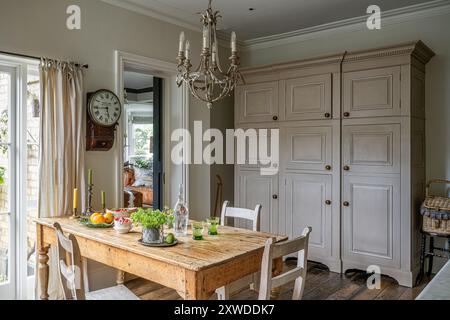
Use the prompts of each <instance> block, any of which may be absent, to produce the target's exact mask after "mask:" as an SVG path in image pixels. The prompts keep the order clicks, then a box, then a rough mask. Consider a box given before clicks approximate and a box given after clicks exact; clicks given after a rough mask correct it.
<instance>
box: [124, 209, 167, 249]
mask: <svg viewBox="0 0 450 320" xmlns="http://www.w3.org/2000/svg"><path fill="white" fill-rule="evenodd" d="M131 219H132V220H133V223H135V224H138V225H140V226H142V242H144V243H149V244H155V243H163V242H164V225H165V224H168V223H169V222H170V219H171V218H170V215H169V214H167V213H166V212H162V211H160V210H153V209H143V208H140V209H138V211H137V212H135V213H133V214H132V215H131Z"/></svg>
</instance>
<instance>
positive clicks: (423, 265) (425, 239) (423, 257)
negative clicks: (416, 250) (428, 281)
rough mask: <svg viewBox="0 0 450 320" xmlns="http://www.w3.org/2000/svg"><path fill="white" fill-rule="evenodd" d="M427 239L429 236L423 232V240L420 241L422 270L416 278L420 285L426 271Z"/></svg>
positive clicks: (417, 283)
mask: <svg viewBox="0 0 450 320" xmlns="http://www.w3.org/2000/svg"><path fill="white" fill-rule="evenodd" d="M426 241H427V236H426V235H425V233H422V242H421V243H420V270H419V274H418V275H417V278H416V286H418V285H419V284H420V282H421V281H422V278H423V274H424V272H425V252H426V247H425V244H426Z"/></svg>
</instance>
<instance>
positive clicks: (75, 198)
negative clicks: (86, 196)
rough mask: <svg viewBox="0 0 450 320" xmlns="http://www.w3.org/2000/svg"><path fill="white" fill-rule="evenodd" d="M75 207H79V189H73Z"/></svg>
mask: <svg viewBox="0 0 450 320" xmlns="http://www.w3.org/2000/svg"><path fill="white" fill-rule="evenodd" d="M73 208H74V209H77V208H78V189H77V188H75V189H73Z"/></svg>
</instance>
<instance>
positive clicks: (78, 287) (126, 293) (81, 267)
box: [53, 223, 139, 300]
mask: <svg viewBox="0 0 450 320" xmlns="http://www.w3.org/2000/svg"><path fill="white" fill-rule="evenodd" d="M53 227H54V228H55V231H56V237H57V239H58V242H57V247H58V250H57V251H58V254H57V257H56V258H57V261H58V272H59V279H60V283H61V286H62V289H63V294H64V299H65V300H139V298H138V297H137V296H136V295H135V294H134V293H133V292H131V291H130V290H129V289H128V288H127V287H125V286H124V285H119V286H115V287H110V288H106V289H102V290H98V291H93V292H85V283H84V281H83V279H87V278H85V277H84V275H85V274H86V272H87V271H86V268H85V264H83V261H82V257H81V254H80V248H79V247H78V242H77V239H76V238H75V236H74V235H72V234H69V236H65V235H64V233H63V231H62V229H61V226H60V225H59V223H55V224H54V225H53Z"/></svg>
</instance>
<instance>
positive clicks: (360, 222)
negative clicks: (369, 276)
mask: <svg viewBox="0 0 450 320" xmlns="http://www.w3.org/2000/svg"><path fill="white" fill-rule="evenodd" d="M343 201H344V202H348V206H345V204H344V206H343V230H342V234H343V239H344V244H343V246H344V252H343V255H344V259H348V260H350V261H355V262H360V263H368V264H377V263H380V265H383V266H392V267H398V266H399V263H400V179H399V178H380V177H361V176H347V177H344V193H343Z"/></svg>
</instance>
